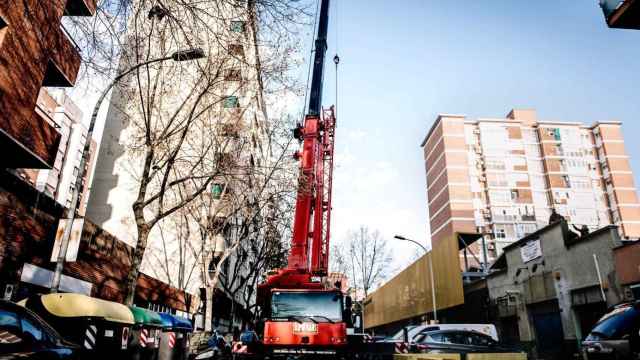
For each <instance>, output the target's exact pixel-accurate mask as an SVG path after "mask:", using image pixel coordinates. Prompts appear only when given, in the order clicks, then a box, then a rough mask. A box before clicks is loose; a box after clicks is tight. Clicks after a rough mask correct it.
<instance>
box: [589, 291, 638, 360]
mask: <svg viewBox="0 0 640 360" xmlns="http://www.w3.org/2000/svg"><path fill="white" fill-rule="evenodd" d="M582 351H583V352H584V355H585V357H586V358H587V359H589V360H599V359H615V360H622V359H638V358H639V356H640V302H638V303H636V304H623V305H619V306H616V307H615V308H614V309H613V310H612V311H610V312H609V313H607V314H606V315H605V316H603V317H602V319H600V320H599V321H598V323H597V324H596V326H595V327H594V328H593V329H592V330H591V332H590V333H589V335H588V336H587V338H586V339H585V340H584V341H583V342H582Z"/></svg>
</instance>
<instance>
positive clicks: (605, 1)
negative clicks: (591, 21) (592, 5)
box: [600, 0, 640, 30]
mask: <svg viewBox="0 0 640 360" xmlns="http://www.w3.org/2000/svg"><path fill="white" fill-rule="evenodd" d="M600 7H601V8H602V12H603V13H604V17H605V19H606V20H607V24H608V25H609V27H611V28H616V29H635V30H640V0H600Z"/></svg>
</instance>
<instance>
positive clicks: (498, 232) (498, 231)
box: [495, 229, 507, 239]
mask: <svg viewBox="0 0 640 360" xmlns="http://www.w3.org/2000/svg"><path fill="white" fill-rule="evenodd" d="M495 235H496V239H505V238H506V237H507V235H506V233H505V231H504V229H496V231H495Z"/></svg>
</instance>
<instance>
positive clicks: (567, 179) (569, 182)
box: [562, 175, 571, 188]
mask: <svg viewBox="0 0 640 360" xmlns="http://www.w3.org/2000/svg"><path fill="white" fill-rule="evenodd" d="M562 181H563V182H564V186H565V187H568V188H570V187H571V181H570V180H569V176H567V175H563V176H562Z"/></svg>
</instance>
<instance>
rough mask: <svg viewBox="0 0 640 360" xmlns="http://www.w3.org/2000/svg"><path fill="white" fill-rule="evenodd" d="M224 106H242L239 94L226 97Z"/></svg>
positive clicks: (230, 107)
mask: <svg viewBox="0 0 640 360" xmlns="http://www.w3.org/2000/svg"><path fill="white" fill-rule="evenodd" d="M223 106H224V107H225V108H226V109H232V108H238V107H240V102H239V101H238V97H237V96H227V97H226V98H225V99H224V102H223Z"/></svg>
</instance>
